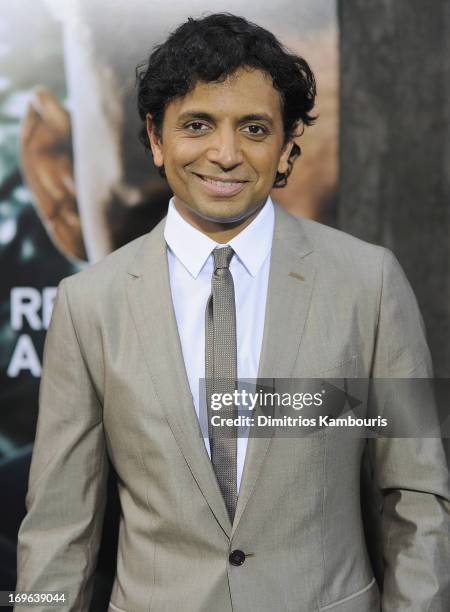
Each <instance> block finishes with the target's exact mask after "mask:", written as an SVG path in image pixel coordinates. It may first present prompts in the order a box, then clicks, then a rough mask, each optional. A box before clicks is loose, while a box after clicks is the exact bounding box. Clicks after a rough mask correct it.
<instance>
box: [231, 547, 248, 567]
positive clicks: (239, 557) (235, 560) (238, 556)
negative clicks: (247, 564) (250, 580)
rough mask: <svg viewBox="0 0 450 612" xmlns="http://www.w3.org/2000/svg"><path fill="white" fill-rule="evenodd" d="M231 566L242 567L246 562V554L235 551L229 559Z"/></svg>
mask: <svg viewBox="0 0 450 612" xmlns="http://www.w3.org/2000/svg"><path fill="white" fill-rule="evenodd" d="M228 560H229V561H230V563H231V565H236V566H238V565H242V564H243V563H244V561H245V553H244V552H242V550H233V551H232V552H231V553H230V556H229V557H228Z"/></svg>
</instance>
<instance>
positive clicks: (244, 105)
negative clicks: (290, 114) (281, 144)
mask: <svg viewBox="0 0 450 612" xmlns="http://www.w3.org/2000/svg"><path fill="white" fill-rule="evenodd" d="M167 110H168V111H169V110H171V111H172V113H174V114H175V115H179V114H181V113H184V112H187V111H190V110H195V111H205V112H208V113H210V114H212V115H215V116H222V115H229V116H239V115H251V114H263V113H265V114H269V115H271V116H272V118H273V119H274V121H276V120H277V119H280V120H281V118H282V108H281V96H280V94H279V92H278V91H277V90H276V89H275V88H274V86H273V84H272V78H271V77H270V76H269V75H268V74H266V73H265V72H263V71H262V70H251V69H245V68H240V69H239V70H237V71H236V72H234V73H233V74H231V75H230V76H228V77H227V78H226V79H225V80H224V81H212V82H209V83H206V82H204V81H199V82H198V83H197V84H196V85H195V87H194V89H193V90H192V91H190V92H189V93H187V94H186V95H185V96H183V97H181V98H176V99H174V100H172V101H171V102H170V103H169V105H168V107H167Z"/></svg>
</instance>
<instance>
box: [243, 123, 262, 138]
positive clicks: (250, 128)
mask: <svg viewBox="0 0 450 612" xmlns="http://www.w3.org/2000/svg"><path fill="white" fill-rule="evenodd" d="M243 131H244V132H247V133H248V134H251V135H252V136H264V135H265V134H267V130H266V128H265V127H263V126H262V125H256V124H254V123H252V124H251V125H246V126H245V127H244V128H243Z"/></svg>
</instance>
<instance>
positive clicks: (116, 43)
mask: <svg viewBox="0 0 450 612" xmlns="http://www.w3.org/2000/svg"><path fill="white" fill-rule="evenodd" d="M218 11H229V12H234V13H237V14H242V15H243V16H245V17H247V18H249V19H251V20H253V21H255V22H257V23H258V24H260V25H262V26H264V27H267V28H268V29H270V30H271V31H273V32H274V33H275V34H276V35H277V36H279V37H280V39H281V40H282V41H283V42H284V43H285V44H286V45H287V46H288V47H290V48H291V49H293V50H295V51H297V52H299V53H300V54H302V55H304V56H305V57H306V59H307V60H308V61H309V62H310V63H311V65H312V67H313V70H314V71H315V73H316V76H317V81H318V106H317V109H316V110H317V113H318V114H319V121H318V122H317V125H316V126H314V127H313V128H310V129H309V130H307V131H306V132H305V134H304V136H303V137H302V138H301V139H300V141H299V142H300V145H301V148H302V151H303V153H302V157H301V158H300V160H298V161H297V163H296V165H295V169H294V172H293V175H292V176H291V178H290V180H289V184H288V186H287V187H286V188H285V189H282V190H274V192H273V198H274V199H275V200H276V201H278V202H279V203H280V204H282V205H283V206H285V207H286V208H287V209H288V210H290V211H291V212H294V213H296V214H303V215H305V216H307V217H311V218H316V219H320V220H322V221H325V222H327V223H330V224H334V223H335V219H336V188H337V185H336V181H337V134H338V126H337V113H338V109H337V99H338V90H337V85H338V84H337V68H338V50H337V20H336V7H335V3H334V1H331V0H280V2H278V3H276V4H272V5H270V4H267V5H265V3H261V2H258V1H256V0H249V1H247V2H246V3H242V2H238V1H231V0H230V1H228V2H216V3H214V6H213V7H212V6H211V3H208V2H205V1H199V0H192V1H190V2H186V1H178V2H171V3H163V2H156V1H150V2H149V1H148V0H145V1H144V0H132V1H129V2H124V1H120V2H119V1H118V0H108V1H107V0H96V1H95V2H93V1H91V2H88V1H87V0H79V1H78V0H68V1H58V0H34V1H32V0H16V1H15V2H14V3H7V4H5V3H3V4H2V5H1V7H0V486H1V491H2V492H1V498H2V504H1V508H0V589H13V588H14V584H15V547H16V535H17V529H18V526H19V524H20V521H21V519H22V517H23V514H24V511H25V508H24V498H25V492H26V486H27V475H28V468H29V461H30V455H31V450H32V443H33V439H34V432H35V425H36V417H37V409H38V387H39V379H40V373H41V361H42V350H43V343H44V338H45V332H46V329H47V327H48V323H49V320H50V317H51V311H52V305H53V300H54V297H55V293H56V287H57V285H58V283H59V281H60V280H61V279H62V278H63V277H65V276H67V275H70V274H73V273H74V272H77V271H78V270H80V269H82V268H83V267H84V266H87V265H90V264H91V263H93V262H95V261H98V260H99V259H101V258H102V257H104V256H105V255H106V254H108V253H109V252H111V251H112V250H114V249H116V248H118V247H119V246H121V245H122V244H125V243H126V242H128V241H129V240H132V239H133V238H135V237H137V236H138V235H140V234H142V233H144V232H146V231H149V230H150V229H151V228H152V227H153V226H154V225H155V224H156V222H157V221H159V219H160V218H162V216H163V215H164V214H165V208H166V206H167V201H168V198H169V197H170V192H169V190H168V188H167V185H166V184H165V182H164V181H163V180H162V179H161V178H160V177H159V175H158V173H157V172H156V170H155V168H154V167H153V164H152V161H151V158H150V156H149V155H146V154H145V152H144V149H143V148H142V145H141V144H140V143H139V142H138V139H137V133H138V130H139V127H140V124H139V120H138V116H137V112H136V102H135V85H134V84H135V77H134V69H135V67H136V65H137V64H138V63H139V62H142V61H143V60H145V59H146V57H147V55H148V52H149V50H150V48H151V47H152V46H153V45H154V44H156V43H158V42H161V41H163V40H164V39H165V38H166V36H167V34H168V32H169V31H170V30H171V29H173V28H174V27H175V26H176V25H177V24H178V23H180V22H181V21H183V20H184V19H185V18H186V17H187V16H190V15H192V16H197V15H200V14H202V13H204V12H218ZM49 443H51V441H49ZM106 523H107V525H106V528H107V529H108V516H107V518H106ZM111 528H113V526H111ZM103 556H104V557H107V556H108V555H103ZM104 565H105V566H107V565H108V564H107V563H106V562H105V563H104ZM111 567H112V566H111ZM111 567H110V569H111ZM104 574H105V575H103V574H102V554H101V557H100V569H99V576H97V582H98V584H99V586H98V588H97V591H99V592H101V590H102V588H103V589H104V590H105V591H107V589H108V578H107V577H105V576H106V575H107V571H105V572H104ZM97 597H99V598H100V599H99V601H101V595H97ZM98 605H101V604H98ZM98 609H100V608H98Z"/></svg>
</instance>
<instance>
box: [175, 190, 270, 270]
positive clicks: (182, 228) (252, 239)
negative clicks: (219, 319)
mask: <svg viewBox="0 0 450 612" xmlns="http://www.w3.org/2000/svg"><path fill="white" fill-rule="evenodd" d="M274 224H275V212H274V206H273V202H272V200H271V198H270V196H269V197H268V198H267V201H266V203H265V205H264V206H263V207H262V208H261V210H260V211H259V213H258V214H257V215H256V217H255V218H254V219H253V221H252V222H251V223H249V225H247V227H245V228H244V229H243V230H242V231H241V232H240V233H239V234H238V235H237V236H235V237H234V238H232V239H231V240H230V242H229V243H228V244H229V245H230V246H231V247H232V249H233V250H234V252H235V253H236V255H237V257H238V258H239V259H240V261H241V262H242V263H243V264H244V266H245V268H246V269H247V271H248V272H249V274H251V275H252V276H256V274H257V273H258V271H259V269H260V268H261V266H262V264H263V263H264V261H265V259H266V257H267V255H268V254H269V253H270V250H271V247H272V237H273V229H274ZM164 238H165V240H166V243H167V245H168V246H169V248H170V249H171V251H172V252H173V253H174V255H175V257H176V258H177V259H178V260H179V261H180V262H181V263H182V264H183V266H184V267H185V268H186V269H187V270H188V272H189V273H190V274H191V275H192V276H193V277H194V278H197V276H198V275H199V273H200V271H201V269H202V268H203V266H204V265H205V263H206V260H207V259H208V257H209V255H210V254H211V252H212V251H213V249H215V248H216V247H224V246H225V245H224V244H219V243H217V242H215V241H214V240H211V238H209V237H208V236H206V234H204V233H203V232H201V231H200V230H198V229H197V228H195V227H194V226H192V225H191V224H190V223H188V222H187V221H186V220H185V219H184V218H183V217H182V216H181V215H180V213H179V212H178V211H177V209H176V208H175V204H174V200H173V198H171V200H170V202H169V210H168V212H167V217H166V224H165V228H164Z"/></svg>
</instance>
